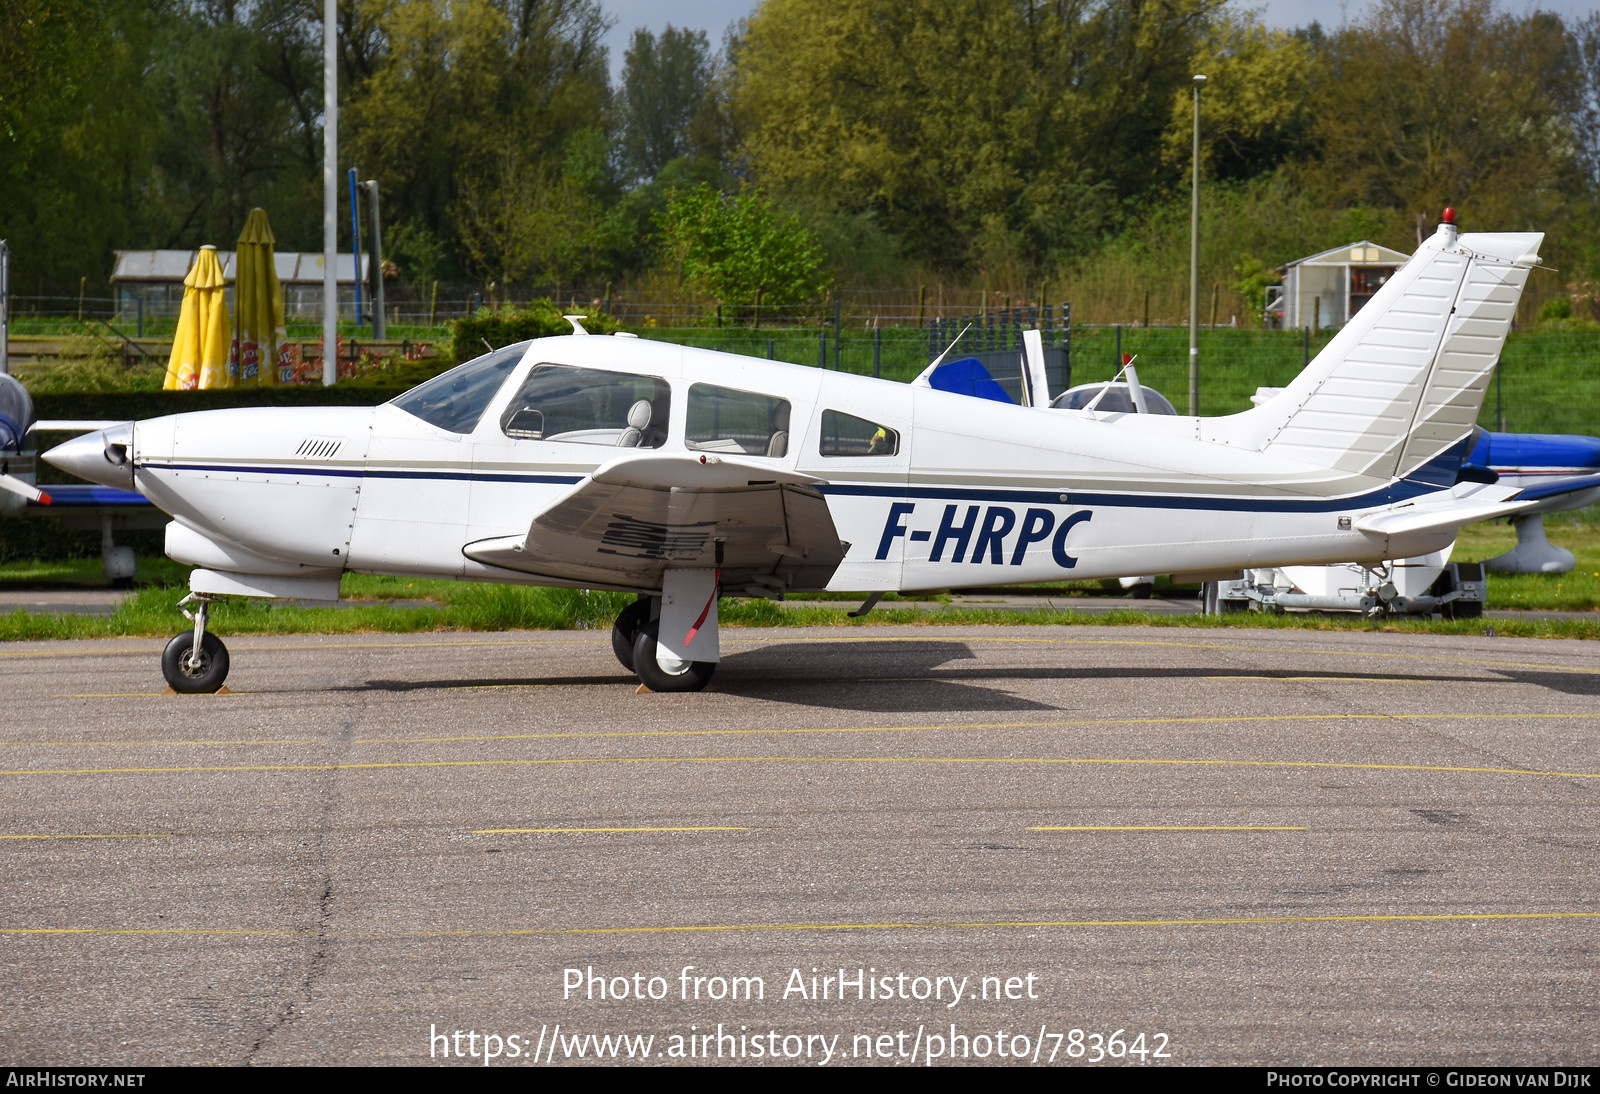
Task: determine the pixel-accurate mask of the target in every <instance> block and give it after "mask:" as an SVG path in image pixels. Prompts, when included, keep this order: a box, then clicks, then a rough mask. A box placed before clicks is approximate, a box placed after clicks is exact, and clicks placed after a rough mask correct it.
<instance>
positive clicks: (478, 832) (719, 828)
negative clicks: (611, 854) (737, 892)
mask: <svg viewBox="0 0 1600 1094" xmlns="http://www.w3.org/2000/svg"><path fill="white" fill-rule="evenodd" d="M748 831H750V829H748V828H737V827H733V826H730V825H702V826H700V827H698V828H474V829H473V830H472V834H473V835H474V836H521V835H531V834H536V833H571V832H748Z"/></svg>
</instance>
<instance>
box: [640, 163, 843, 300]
mask: <svg viewBox="0 0 1600 1094" xmlns="http://www.w3.org/2000/svg"><path fill="white" fill-rule="evenodd" d="M659 224H660V228H661V238H662V249H663V251H664V252H665V254H666V256H667V258H668V261H670V262H671V263H672V264H673V266H674V267H675V268H676V270H677V272H678V273H679V275H680V276H681V277H682V278H683V281H684V283H685V284H686V285H688V286H689V287H690V288H692V289H694V290H695V291H697V292H701V293H704V294H705V295H707V296H709V297H711V298H712V299H714V300H717V301H719V302H721V303H726V304H734V305H740V306H748V307H753V306H755V305H757V304H760V305H762V306H772V307H785V306H789V305H794V304H800V303H804V302H805V301H807V300H811V299H814V298H815V297H817V296H820V295H821V294H822V293H823V292H825V291H826V290H827V288H828V282H829V278H828V276H827V275H826V274H825V273H824V272H823V269H822V265H823V263H822V251H821V248H819V247H818V246H817V242H816V239H815V238H814V237H813V236H812V235H811V233H810V232H809V231H807V230H806V228H805V226H804V225H802V224H801V223H800V218H799V217H797V216H795V215H794V214H793V213H784V212H782V211H780V210H779V209H777V208H776V207H775V206H774V205H773V203H772V202H771V201H770V200H768V199H766V198H763V197H762V196H761V195H759V194H757V193H755V192H753V191H745V192H743V193H739V194H722V193H719V192H718V191H717V190H716V189H714V188H713V187H711V186H709V185H706V184H704V183H702V184H701V185H699V186H696V187H695V188H694V189H692V190H679V191H676V192H674V193H673V194H672V195H671V197H670V198H669V200H668V202H667V208H666V210H665V211H664V212H663V213H662V215H661V217H660V219H659Z"/></svg>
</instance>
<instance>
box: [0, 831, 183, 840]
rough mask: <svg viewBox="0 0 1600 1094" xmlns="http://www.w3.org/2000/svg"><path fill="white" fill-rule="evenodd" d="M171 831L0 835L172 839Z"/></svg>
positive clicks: (41, 837) (0, 837)
mask: <svg viewBox="0 0 1600 1094" xmlns="http://www.w3.org/2000/svg"><path fill="white" fill-rule="evenodd" d="M171 838H172V833H171V832H79V833H73V834H53V833H52V834H38V835H33V834H26V835H15V836H12V835H0V839H171Z"/></svg>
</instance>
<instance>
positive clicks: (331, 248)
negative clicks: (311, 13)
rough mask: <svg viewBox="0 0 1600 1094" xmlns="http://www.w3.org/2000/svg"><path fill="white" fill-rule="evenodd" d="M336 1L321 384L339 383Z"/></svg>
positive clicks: (326, 85)
mask: <svg viewBox="0 0 1600 1094" xmlns="http://www.w3.org/2000/svg"><path fill="white" fill-rule="evenodd" d="M338 18H339V3H338V0H326V2H325V3H324V4H323V10H322V382H323V384H325V385H331V384H333V383H334V382H336V381H337V380H338V379H339V280H338V276H339V275H338V271H337V269H336V267H337V264H338V261H339V70H338V57H339V54H338V41H339V40H338Z"/></svg>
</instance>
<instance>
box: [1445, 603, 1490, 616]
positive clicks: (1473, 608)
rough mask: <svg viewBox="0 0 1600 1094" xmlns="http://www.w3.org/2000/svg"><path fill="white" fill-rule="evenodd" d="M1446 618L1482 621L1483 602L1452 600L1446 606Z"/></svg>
mask: <svg viewBox="0 0 1600 1094" xmlns="http://www.w3.org/2000/svg"><path fill="white" fill-rule="evenodd" d="M1445 609H1446V610H1445V612H1444V613H1443V614H1444V617H1445V618H1446V619H1482V618H1483V601H1481V600H1452V601H1451V602H1450V603H1448V604H1446V605H1445Z"/></svg>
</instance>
